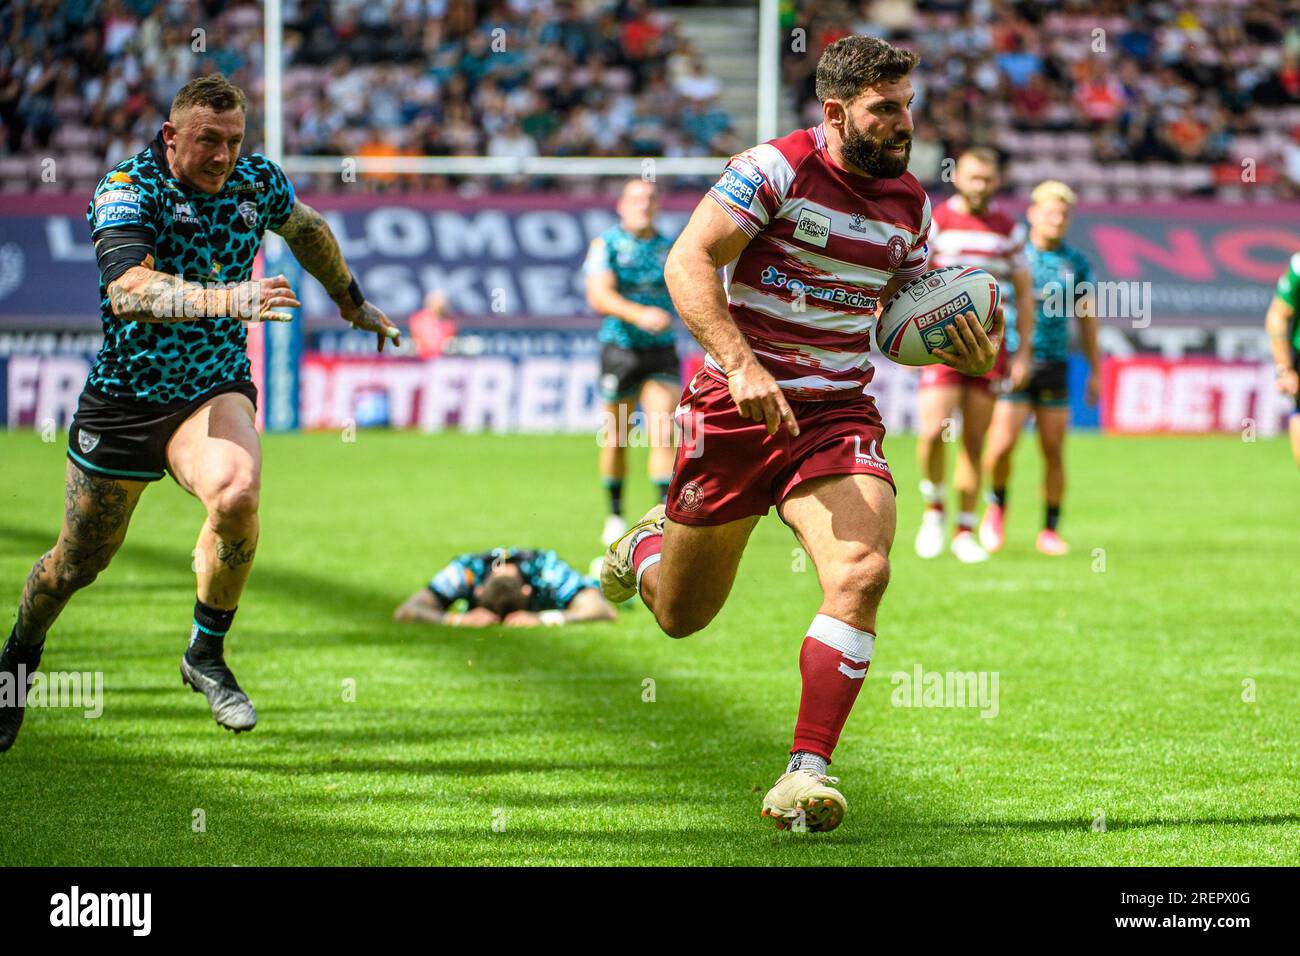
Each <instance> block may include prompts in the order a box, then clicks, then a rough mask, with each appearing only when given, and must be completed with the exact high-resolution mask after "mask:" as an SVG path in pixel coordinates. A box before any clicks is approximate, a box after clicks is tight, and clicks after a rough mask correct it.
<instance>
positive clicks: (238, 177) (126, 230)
mask: <svg viewBox="0 0 1300 956" xmlns="http://www.w3.org/2000/svg"><path fill="white" fill-rule="evenodd" d="M245 102H246V100H245V97H244V94H243V92H242V91H240V90H239V89H238V88H237V87H234V86H232V85H231V84H230V83H229V82H227V81H226V79H225V77H223V76H221V75H220V74H215V75H212V76H207V77H203V78H201V79H197V80H193V81H191V82H190V83H187V84H186V85H185V86H184V87H183V88H182V89H181V90H180V92H178V93H177V94H176V98H175V99H174V100H173V101H172V106H171V111H170V114H169V116H168V119H167V122H165V123H164V124H163V127H162V130H161V131H160V132H159V134H158V136H157V138H156V139H155V140H154V141H153V143H151V144H150V145H149V147H148V148H147V149H145V150H144V151H143V152H140V153H138V154H136V155H135V156H132V157H131V158H130V159H127V160H124V161H123V162H121V163H119V164H118V165H117V166H116V167H114V169H113V170H112V172H110V173H109V174H108V175H106V176H105V177H104V179H103V180H101V181H100V183H99V186H98V187H97V188H96V189H95V195H94V198H93V200H92V201H91V203H90V206H89V209H88V210H87V218H88V219H89V221H90V228H91V238H92V240H93V241H94V245H95V255H96V258H97V259H98V262H99V271H100V282H99V294H100V312H101V319H102V322H103V326H104V344H103V347H102V348H101V349H100V351H99V356H98V358H97V360H96V362H95V365H94V367H93V368H92V369H91V370H90V375H89V377H88V378H87V380H86V386H85V389H84V390H83V391H82V393H81V398H80V400H79V402H78V405H77V411H76V414H75V415H74V416H73V420H72V425H71V428H70V430H69V433H68V465H67V478H66V486H65V501H66V508H65V513H64V518H63V527H62V529H61V530H60V531H59V538H58V541H57V542H56V543H55V545H54V547H53V548H51V549H50V550H49V551H47V552H46V553H45V554H44V555H42V556H41V558H40V559H39V560H38V561H37V562H36V564H35V566H34V567H33V568H32V570H31V573H30V574H29V575H28V577H27V583H26V584H25V585H24V587H23V593H22V599H21V601H20V603H19V606H18V616H17V620H16V622H15V624H14V627H13V630H12V631H11V632H10V635H9V639H8V641H6V642H5V645H4V649H3V651H0V671H3V672H6V673H10V674H17V673H18V668H19V667H24V668H26V679H27V683H28V685H30V683H31V680H32V677H33V675H34V672H35V670H36V668H37V666H38V665H39V664H40V660H41V650H42V648H43V647H44V644H45V636H46V634H47V632H48V631H49V629H50V625H52V624H53V623H54V620H55V618H57V617H58V616H59V612H61V611H62V610H63V608H64V607H65V606H66V605H67V603H68V601H69V599H71V597H72V595H73V594H75V593H76V592H77V591H79V590H80V589H82V588H84V587H87V586H88V585H90V584H91V582H93V581H94V580H95V578H96V576H97V575H98V574H99V573H100V572H101V571H103V570H104V569H105V568H106V567H108V564H109V562H110V561H111V560H112V558H113V554H114V553H115V552H116V551H117V549H118V548H119V547H120V546H121V544H122V541H123V539H124V538H125V537H126V529H127V524H128V522H129V521H130V520H131V513H132V512H133V511H134V510H135V506H136V503H137V502H138V501H139V499H140V495H141V493H142V492H143V491H144V489H145V488H146V487H147V486H148V485H149V483H150V482H153V481H159V480H160V479H162V477H163V476H164V475H165V474H170V475H171V476H172V478H173V479H174V480H175V481H176V483H177V484H179V485H180V486H181V487H182V488H184V489H185V490H186V491H188V492H189V493H190V494H192V495H194V496H195V497H196V498H198V499H199V501H200V502H202V504H203V507H204V509H205V510H206V511H207V519H206V520H205V521H204V523H203V527H202V530H201V531H200V532H199V538H198V544H197V546H196V548H195V551H194V557H195V562H194V566H195V569H196V571H197V574H198V581H197V595H196V601H195V604H194V620H193V623H192V626H191V628H190V641H189V646H188V648H187V649H186V650H185V653H184V656H183V657H182V658H181V665H180V669H181V676H182V679H183V680H184V682H185V683H186V684H189V685H190V687H191V688H193V689H194V690H195V691H197V692H202V693H203V694H204V696H206V697H207V701H208V705H209V707H210V708H211V711H212V716H213V717H215V718H216V721H217V723H219V724H220V725H221V726H223V727H226V728H228V729H230V730H234V731H241V730H252V729H253V726H254V724H255V723H256V722H257V714H256V712H255V711H254V709H253V704H252V702H251V701H250V700H249V699H248V697H247V695H246V694H244V692H243V691H242V690H241V689H240V687H239V684H238V683H236V681H235V677H234V675H233V674H232V673H231V672H230V669H229V668H228V667H227V666H226V663H225V656H224V648H223V641H224V639H225V636H226V634H227V632H228V631H229V630H230V626H231V622H232V621H233V620H234V617H235V609H236V608H237V607H238V605H239V597H240V594H241V593H242V592H243V590H244V583H245V581H247V579H248V573H249V570H250V568H251V567H252V562H253V556H254V554H255V553H256V552H257V538H258V489H259V480H260V473H261V462H262V459H261V449H260V445H259V441H258V434H257V429H256V427H255V426H254V403H255V402H256V400H257V389H256V387H255V386H254V385H253V384H252V382H250V381H249V363H248V356H247V353H246V349H245V329H244V325H243V322H241V319H267V320H276V321H283V320H286V319H288V318H290V314H289V313H286V312H284V311H283V310H285V309H292V308H296V307H297V306H298V305H299V302H298V299H297V297H296V296H295V294H294V292H293V290H292V289H291V288H290V287H289V283H288V282H287V281H286V280H285V278H284V277H283V276H274V277H271V278H267V279H261V280H253V279H252V278H251V276H252V270H253V258H254V256H256V255H257V252H258V249H259V248H260V247H261V243H262V236H263V233H264V232H265V231H266V230H267V229H270V230H271V231H272V232H276V233H279V234H280V235H281V236H283V237H284V239H285V240H286V242H287V243H288V246H289V248H290V250H292V252H293V254H294V256H295V257H296V258H297V260H298V261H299V262H300V263H301V264H302V266H303V267H304V268H305V269H306V270H307V271H308V272H310V273H311V274H312V275H314V276H315V277H316V278H317V279H319V280H320V282H321V284H322V285H323V286H324V287H325V291H326V292H328V293H329V295H330V297H331V298H333V300H334V301H335V303H337V304H338V307H339V311H340V313H342V315H343V318H344V319H345V320H346V321H348V322H350V323H352V325H354V326H356V327H357V328H362V329H366V330H368V331H371V332H375V333H376V334H377V335H378V342H379V349H380V350H381V351H382V350H383V346H384V343H385V342H387V341H388V339H390V338H391V339H393V340H395V341H396V340H397V329H396V328H395V327H394V326H393V325H392V324H391V323H390V322H389V321H388V320H387V319H386V318H385V317H384V315H383V313H381V312H380V311H379V310H378V309H376V308H375V307H374V306H373V305H371V304H370V303H368V302H366V301H365V299H364V298H363V297H362V295H361V292H360V289H358V287H357V283H356V282H355V281H354V280H353V278H352V275H351V273H350V271H349V270H348V266H347V263H346V262H344V261H343V256H342V255H341V254H340V252H339V246H338V243H337V242H336V241H335V239H334V236H333V235H332V234H331V233H330V229H329V226H328V225H326V223H325V221H324V219H322V218H321V217H320V215H319V214H318V213H316V212H315V211H314V210H312V209H311V208H310V207H309V206H306V205H304V204H303V203H301V202H298V201H297V200H296V199H295V196H294V191H293V186H292V185H290V183H289V180H288V179H287V178H286V177H285V174H284V172H283V171H282V170H281V169H280V168H279V167H278V166H276V165H275V164H274V163H272V162H271V161H269V160H268V159H266V158H265V157H264V156H260V155H258V154H256V153H254V154H250V155H248V156H242V157H241V156H240V147H241V145H242V144H243V140H244V117H245ZM22 719H23V707H22V706H21V705H20V704H19V703H18V702H16V701H7V702H6V703H5V704H3V705H0V750H8V749H9V747H11V746H12V745H13V742H14V739H15V738H16V737H17V735H18V729H19V727H20V725H21V724H22Z"/></svg>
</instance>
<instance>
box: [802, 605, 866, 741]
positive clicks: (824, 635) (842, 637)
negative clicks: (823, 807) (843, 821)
mask: <svg viewBox="0 0 1300 956" xmlns="http://www.w3.org/2000/svg"><path fill="white" fill-rule="evenodd" d="M875 641H876V637H875V635H874V634H872V633H871V632H870V631H863V630H859V629H858V628H856V627H853V626H851V625H849V624H845V623H844V622H843V621H837V620H836V619H835V618H833V617H827V616H826V615H825V614H818V615H817V616H816V617H815V618H813V622H812V626H811V627H810V628H809V629H808V636H807V637H805V638H804V641H803V647H802V649H801V650H800V651H799V673H800V675H801V676H802V677H803V694H802V696H801V697H800V698H799V719H798V721H797V722H796V723H795V725H794V746H793V747H791V748H790V752H791V753H795V752H796V751H799V750H807V751H809V752H810V753H815V754H817V755H818V756H821V757H824V758H826V761H827V762H828V763H829V762H830V759H831V752H832V751H834V750H835V744H836V743H837V742H838V741H839V739H840V731H842V730H843V729H844V722H845V721H846V720H848V719H849V711H851V710H852V709H853V702H854V701H855V700H857V699H858V691H860V690H861V689H862V681H863V680H864V679H865V678H866V676H867V668H868V667H870V666H871V652H872V650H873V649H874V647H875Z"/></svg>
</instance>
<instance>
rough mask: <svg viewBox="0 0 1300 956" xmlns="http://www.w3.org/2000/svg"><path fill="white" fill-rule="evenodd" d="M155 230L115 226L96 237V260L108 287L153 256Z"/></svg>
mask: <svg viewBox="0 0 1300 956" xmlns="http://www.w3.org/2000/svg"><path fill="white" fill-rule="evenodd" d="M153 243H154V238H153V230H152V229H150V228H149V227H148V226H114V227H112V228H111V229H105V230H103V231H101V232H100V233H99V235H97V236H96V237H95V260H96V261H97V262H98V263H99V274H100V275H101V276H103V278H104V285H105V286H107V285H108V284H109V283H110V282H112V281H113V280H114V279H120V278H121V277H122V275H123V274H124V273H125V272H126V270H127V269H130V268H132V267H133V266H138V265H140V264H141V263H142V262H144V260H145V257H146V256H151V255H153Z"/></svg>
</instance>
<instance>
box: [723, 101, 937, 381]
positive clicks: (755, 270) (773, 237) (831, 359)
mask: <svg viewBox="0 0 1300 956" xmlns="http://www.w3.org/2000/svg"><path fill="white" fill-rule="evenodd" d="M709 195H710V196H712V197H713V198H714V199H715V200H716V201H717V202H718V204H719V205H721V206H722V208H723V209H724V210H726V212H727V214H728V215H729V216H731V218H732V219H734V220H735V222H736V224H737V225H738V226H740V228H741V229H743V230H744V231H745V232H746V233H748V234H749V235H750V236H752V237H753V238H752V239H751V240H750V243H749V245H748V246H746V247H745V249H744V251H743V252H741V254H740V255H739V256H737V257H736V259H735V261H734V262H731V263H729V264H728V265H727V266H726V270H725V272H726V288H727V302H728V306H729V309H730V312H731V317H732V319H733V320H734V321H735V323H736V325H737V327H738V328H739V329H740V331H741V333H742V334H743V335H744V336H745V339H746V340H747V341H748V342H749V346H750V348H751V349H753V351H754V355H755V356H756V357H757V358H758V360H759V362H761V363H762V364H763V367H764V368H766V369H767V370H768V371H769V372H771V373H772V376H773V377H774V378H775V379H776V381H777V384H778V385H780V386H781V388H782V390H783V391H785V392H786V394H787V395H788V396H789V397H791V398H794V399H798V400H801V401H819V400H828V399H829V400H839V399H846V398H853V397H854V396H857V395H860V394H861V393H862V391H863V389H864V388H865V386H866V385H867V383H868V382H870V381H871V376H872V374H873V372H874V369H873V368H872V366H871V361H870V352H871V327H872V325H873V324H874V322H875V318H876V314H877V309H878V307H879V306H878V300H879V295H880V290H881V289H883V288H884V286H885V285H886V284H887V283H888V282H889V280H890V279H891V278H893V277H894V276H895V275H898V276H901V277H902V278H903V279H911V278H914V277H916V276H919V275H920V274H921V273H923V272H924V271H925V270H926V268H927V260H928V259H929V248H928V246H927V244H926V236H927V233H928V232H929V229H930V200H929V198H928V197H927V196H926V194H925V190H924V189H922V188H921V184H920V183H918V182H917V181H916V177H915V176H913V175H912V174H911V173H904V174H903V175H902V176H900V177H898V178H897V179H876V178H872V177H868V176H859V175H857V174H856V173H851V172H849V171H848V170H846V169H842V168H840V167H839V166H837V165H836V164H835V162H834V160H832V159H831V158H830V154H829V153H828V152H827V150H826V136H825V133H824V131H823V129H822V127H821V126H814V127H811V128H809V129H802V130H798V131H797V132H794V133H791V134H790V135H788V136H782V137H781V138H779V139H774V140H771V141H770V142H767V143H763V144H761V145H759V146H755V147H753V148H752V149H747V150H745V151H744V152H743V153H739V154H737V155H736V156H733V157H732V158H731V161H730V162H729V163H727V168H726V170H724V171H723V174H722V178H721V179H720V180H719V181H718V182H717V184H716V185H715V186H714V187H713V188H712V189H711V190H710V191H709ZM707 365H708V367H709V368H711V369H713V370H714V372H715V373H720V372H721V369H720V367H719V366H718V364H717V362H715V361H714V360H713V358H712V356H710V357H709V359H708V361H707Z"/></svg>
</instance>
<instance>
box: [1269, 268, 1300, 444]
mask: <svg viewBox="0 0 1300 956" xmlns="http://www.w3.org/2000/svg"><path fill="white" fill-rule="evenodd" d="M1264 324H1265V326H1266V328H1267V329H1268V344H1269V348H1271V349H1272V350H1273V362H1274V363H1275V365H1276V367H1277V389H1278V391H1279V392H1281V393H1282V394H1283V395H1286V396H1287V397H1288V398H1291V399H1292V400H1293V401H1294V402H1295V410H1294V411H1292V412H1291V419H1290V429H1291V454H1292V455H1294V456H1295V460H1296V464H1297V465H1300V372H1297V371H1296V366H1297V364H1298V363H1300V252H1297V253H1296V254H1295V255H1293V256H1292V257H1291V261H1290V262H1289V263H1287V267H1286V272H1284V273H1282V276H1281V278H1279V279H1278V280H1277V288H1276V289H1275V290H1274V291H1273V301H1272V302H1270V303H1269V304H1268V315H1267V316H1266V317H1265V319H1264Z"/></svg>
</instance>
